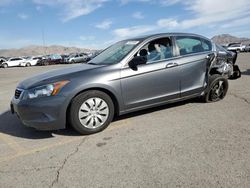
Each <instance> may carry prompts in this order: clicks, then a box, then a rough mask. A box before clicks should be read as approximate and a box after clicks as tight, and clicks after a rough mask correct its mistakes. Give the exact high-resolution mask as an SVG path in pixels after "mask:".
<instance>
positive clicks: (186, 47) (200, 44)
mask: <svg viewBox="0 0 250 188" xmlns="http://www.w3.org/2000/svg"><path fill="white" fill-rule="evenodd" d="M176 43H177V46H178V47H179V50H180V55H186V54H193V53H199V52H204V51H209V50H211V43H210V42H209V41H205V40H204V41H201V39H200V38H198V37H189V36H186V37H184V36H183V37H176Z"/></svg>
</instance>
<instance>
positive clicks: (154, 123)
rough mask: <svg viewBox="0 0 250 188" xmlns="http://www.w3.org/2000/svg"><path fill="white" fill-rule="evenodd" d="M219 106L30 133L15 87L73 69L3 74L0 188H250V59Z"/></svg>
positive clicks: (180, 107) (190, 106)
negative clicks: (14, 105) (88, 128)
mask: <svg viewBox="0 0 250 188" xmlns="http://www.w3.org/2000/svg"><path fill="white" fill-rule="evenodd" d="M237 64H238V65H239V66H240V69H241V71H242V77H241V78H240V79H238V80H230V81H229V91H228V94H227V96H226V98H225V99H224V100H222V101H220V102H216V103H202V102H200V101H199V100H196V99H194V100H188V101H184V102H179V103H175V104H170V105H165V106H161V107H157V108H152V109H148V110H143V111H140V112H136V113H131V114H128V115H124V116H121V117H119V118H116V119H115V121H114V122H113V123H112V124H111V125H110V126H109V127H108V128H107V129H106V130H104V131H103V132H101V133H98V134H94V135H89V136H81V135H79V134H78V133H77V132H75V131H74V130H72V129H66V130H60V131H49V132H41V131H36V130H34V129H32V128H27V127H25V126H24V125H22V124H21V122H20V121H19V120H18V118H17V117H16V116H15V115H12V114H11V113H10V111H9V103H10V99H11V98H12V96H13V94H14V91H15V87H16V85H17V83H18V82H19V81H21V80H23V79H25V78H27V77H29V76H32V75H35V74H38V73H42V72H45V71H48V70H51V69H56V68H61V67H67V66H72V65H54V66H45V67H26V68H23V67H16V68H8V69H0V188H8V187H15V188H16V187H32V188H33V187H60V188H63V187H88V188H89V187H126V188H127V187H149V188H152V187H203V188H205V187H237V188H238V187H246V188H249V187H250V53H248V54H247V53H244V54H240V55H239V56H238V61H237Z"/></svg>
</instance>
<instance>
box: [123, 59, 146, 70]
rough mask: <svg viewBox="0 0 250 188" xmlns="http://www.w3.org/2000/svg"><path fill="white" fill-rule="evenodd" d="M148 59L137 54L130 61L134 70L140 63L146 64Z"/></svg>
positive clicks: (130, 65)
mask: <svg viewBox="0 0 250 188" xmlns="http://www.w3.org/2000/svg"><path fill="white" fill-rule="evenodd" d="M146 62H147V59H146V57H142V56H135V57H134V58H133V59H132V60H131V61H130V62H129V63H128V65H129V67H130V68H131V69H133V70H137V66H138V65H142V64H146Z"/></svg>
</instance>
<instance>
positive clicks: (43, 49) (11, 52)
mask: <svg viewBox="0 0 250 188" xmlns="http://www.w3.org/2000/svg"><path fill="white" fill-rule="evenodd" d="M211 40H212V41H213V42H215V43H218V44H221V45H227V44H229V43H232V42H240V43H243V44H250V39H249V38H239V37H235V36H232V35H229V34H221V35H216V36H214V37H212V38H211ZM93 51H95V50H92V49H86V48H77V47H65V46H60V45H52V46H39V45H32V46H28V47H23V48H19V49H0V56H4V57H14V56H16V57H18V56H35V55H45V54H69V53H80V52H93Z"/></svg>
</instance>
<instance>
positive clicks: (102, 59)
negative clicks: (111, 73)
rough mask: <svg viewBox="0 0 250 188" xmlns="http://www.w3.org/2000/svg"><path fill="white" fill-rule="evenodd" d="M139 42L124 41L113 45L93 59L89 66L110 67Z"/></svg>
mask: <svg viewBox="0 0 250 188" xmlns="http://www.w3.org/2000/svg"><path fill="white" fill-rule="evenodd" d="M139 42H140V41H138V40H126V41H120V42H117V43H115V44H114V45H112V46H110V47H108V48H107V49H106V50H104V51H103V52H102V53H100V54H99V55H97V56H96V57H95V58H94V59H92V60H91V61H89V64H96V65H111V64H116V63H118V62H120V61H121V60H122V59H123V58H124V57H125V56H126V55H128V53H129V52H130V51H131V50H132V49H134V48H135V47H136V46H137V45H138V44H139Z"/></svg>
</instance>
